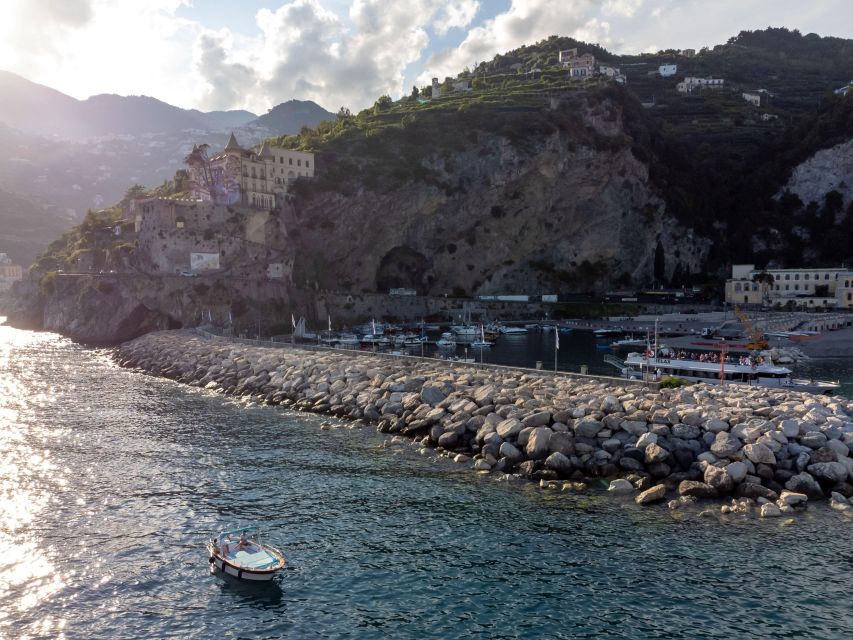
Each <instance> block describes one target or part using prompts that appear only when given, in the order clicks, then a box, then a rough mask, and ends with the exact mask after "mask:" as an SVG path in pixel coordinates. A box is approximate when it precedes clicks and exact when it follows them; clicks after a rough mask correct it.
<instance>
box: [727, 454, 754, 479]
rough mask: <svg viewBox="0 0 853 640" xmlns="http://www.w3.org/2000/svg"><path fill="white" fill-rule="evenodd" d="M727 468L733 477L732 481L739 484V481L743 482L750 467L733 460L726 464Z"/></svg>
mask: <svg viewBox="0 0 853 640" xmlns="http://www.w3.org/2000/svg"><path fill="white" fill-rule="evenodd" d="M726 469H728V472H729V475H730V476H731V477H732V482H734V483H735V484H737V483H738V482H743V479H744V478H745V477H746V474H747V472H748V471H749V469H748V468H747V466H746V464H745V463H743V462H741V461H740V460H737V461H735V462H732V463H731V464H728V465H726Z"/></svg>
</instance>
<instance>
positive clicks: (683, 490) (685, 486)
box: [678, 480, 717, 498]
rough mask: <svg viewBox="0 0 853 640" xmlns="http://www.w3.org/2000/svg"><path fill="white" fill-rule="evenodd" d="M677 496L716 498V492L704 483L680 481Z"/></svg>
mask: <svg viewBox="0 0 853 640" xmlns="http://www.w3.org/2000/svg"><path fill="white" fill-rule="evenodd" d="M678 495H680V496H693V497H695V498H716V497H717V490H716V489H715V488H714V487H712V486H711V485H709V484H706V483H704V482H697V481H695V480H682V481H681V482H680V483H679V485H678Z"/></svg>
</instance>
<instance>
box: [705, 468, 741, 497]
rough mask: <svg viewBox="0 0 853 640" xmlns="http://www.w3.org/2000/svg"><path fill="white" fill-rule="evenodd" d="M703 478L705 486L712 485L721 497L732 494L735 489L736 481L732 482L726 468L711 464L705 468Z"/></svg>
mask: <svg viewBox="0 0 853 640" xmlns="http://www.w3.org/2000/svg"><path fill="white" fill-rule="evenodd" d="M703 477H704V479H705V484H709V485H711V486H712V487H713V488H714V489H716V491H717V493H719V494H720V495H725V494H727V493H731V491H732V488H733V487H734V481H732V477H731V475H729V471H728V469H726V468H722V469H721V468H720V467H715V466H714V465H712V464H709V465H708V466H707V467H705V473H704V474H703Z"/></svg>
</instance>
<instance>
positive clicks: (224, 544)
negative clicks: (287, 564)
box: [207, 525, 284, 582]
mask: <svg viewBox="0 0 853 640" xmlns="http://www.w3.org/2000/svg"><path fill="white" fill-rule="evenodd" d="M207 551H208V553H209V554H210V559H209V562H210V569H211V571H220V572H222V573H223V574H225V575H229V576H234V577H235V578H239V579H240V580H248V581H254V582H264V581H267V580H272V579H273V576H275V574H276V573H278V572H279V571H283V570H284V554H282V553H281V551H279V550H278V549H276V548H275V547H272V546H270V545H268V544H262V543H261V534H260V530H259V528H258V527H257V526H256V525H253V526H248V527H243V528H242V529H234V530H233V531H223V532H222V533H220V534H219V535H218V536H216V537H215V538H212V539H211V540H210V541H208V543H207Z"/></svg>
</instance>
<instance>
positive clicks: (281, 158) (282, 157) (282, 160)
mask: <svg viewBox="0 0 853 640" xmlns="http://www.w3.org/2000/svg"><path fill="white" fill-rule="evenodd" d="M278 163H279V164H284V156H279V157H278Z"/></svg>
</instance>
